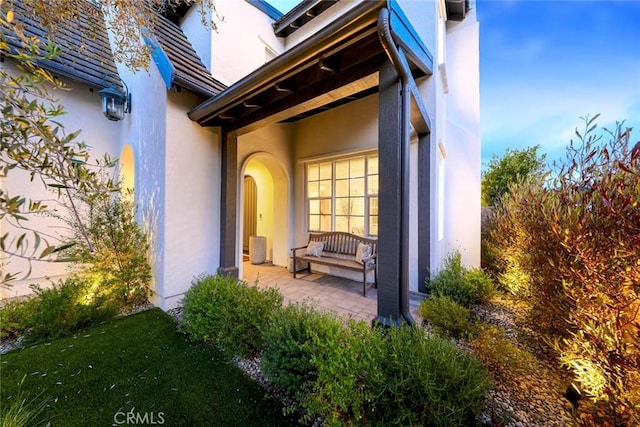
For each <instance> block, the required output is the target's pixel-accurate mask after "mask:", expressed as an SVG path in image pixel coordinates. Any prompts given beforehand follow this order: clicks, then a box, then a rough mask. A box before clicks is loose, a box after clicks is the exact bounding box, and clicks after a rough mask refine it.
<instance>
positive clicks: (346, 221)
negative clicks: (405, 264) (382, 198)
mask: <svg viewBox="0 0 640 427" xmlns="http://www.w3.org/2000/svg"><path fill="white" fill-rule="evenodd" d="M306 179H307V183H306V184H307V207H308V211H307V212H308V227H309V231H344V232H347V233H353V234H358V235H363V236H364V235H369V236H377V235H378V155H377V154H371V155H366V156H358V157H352V158H346V159H339V160H334V161H329V162H319V163H310V164H307V174H306Z"/></svg>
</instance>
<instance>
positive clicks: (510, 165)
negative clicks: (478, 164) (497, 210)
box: [482, 145, 546, 206]
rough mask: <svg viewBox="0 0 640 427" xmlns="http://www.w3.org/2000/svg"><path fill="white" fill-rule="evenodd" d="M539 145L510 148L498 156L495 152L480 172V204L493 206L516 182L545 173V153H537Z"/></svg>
mask: <svg viewBox="0 0 640 427" xmlns="http://www.w3.org/2000/svg"><path fill="white" fill-rule="evenodd" d="M539 148H540V146H539V145H536V146H535V147H530V148H527V149H524V150H518V149H516V150H510V149H507V152H506V153H505V154H504V156H502V157H501V158H499V157H498V156H496V155H495V154H494V155H493V157H492V158H491V160H490V161H489V165H488V166H489V167H488V169H487V170H486V172H484V173H483V174H482V206H493V205H495V204H496V202H498V201H499V200H500V198H501V197H502V195H503V194H505V193H506V192H508V191H509V188H510V187H511V186H512V185H513V184H515V183H516V182H519V181H522V180H524V179H525V178H528V177H530V176H542V175H544V173H545V158H546V154H538V149H539Z"/></svg>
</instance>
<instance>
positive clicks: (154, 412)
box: [0, 309, 290, 426]
mask: <svg viewBox="0 0 640 427" xmlns="http://www.w3.org/2000/svg"><path fill="white" fill-rule="evenodd" d="M25 375H26V378H25V379H24V384H23V385H22V392H23V393H28V399H27V400H30V399H32V398H33V397H36V396H38V395H39V394H40V397H41V398H42V399H46V400H47V403H48V406H47V408H46V410H45V412H44V417H45V420H46V421H49V420H52V421H53V422H52V425H53V426H56V425H63V426H111V425H123V424H126V423H125V422H124V421H126V417H127V415H126V413H127V412H129V411H131V412H132V414H137V415H136V416H137V417H139V418H138V419H137V421H141V420H142V417H145V416H146V417H147V424H152V422H151V421H152V417H153V421H155V423H156V424H160V421H163V424H164V425H167V426H182V425H184V426H236V425H237V426H247V425H282V424H289V423H290V422H289V421H288V420H286V419H285V418H284V417H283V416H282V415H281V414H282V406H281V404H280V403H279V402H277V401H274V400H270V399H267V398H265V391H264V389H262V388H261V387H260V386H259V385H258V384H257V383H255V382H254V381H252V380H251V379H249V378H247V377H246V376H245V375H244V373H243V372H242V371H241V370H239V369H238V368H236V367H235V366H234V365H233V364H232V363H230V362H227V361H226V360H225V359H224V358H223V356H222V355H221V354H220V353H219V352H218V351H216V350H215V349H213V348H211V347H209V346H207V345H204V344H200V343H192V342H190V341H189V340H188V339H186V337H185V336H184V335H182V334H180V333H177V332H176V326H175V322H174V321H173V319H172V318H171V317H170V316H168V315H167V314H165V313H164V312H162V311H161V310H159V309H153V310H149V311H146V312H142V313H138V314H135V315H132V316H128V317H125V318H121V319H117V320H114V321H111V322H108V323H105V324H102V325H99V326H97V327H93V328H90V329H86V330H84V331H80V332H79V333H78V334H77V335H75V336H72V337H67V338H63V339H59V340H56V341H54V342H52V343H44V344H39V345H36V346H33V347H29V348H25V349H22V350H15V351H12V352H9V353H7V354H4V355H1V356H0V381H1V383H0V386H1V387H0V407H1V408H2V409H3V410H5V409H6V408H7V407H8V406H7V403H8V400H9V399H11V398H12V396H15V394H16V391H17V389H18V387H17V385H18V383H20V381H21V379H22V378H23V376H25ZM145 414H146V415H145ZM131 416H133V415H131ZM114 417H115V418H114ZM132 421H134V420H132ZM129 424H131V422H130V423H129ZM138 424H141V423H140V422H138Z"/></svg>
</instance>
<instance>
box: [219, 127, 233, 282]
mask: <svg viewBox="0 0 640 427" xmlns="http://www.w3.org/2000/svg"><path fill="white" fill-rule="evenodd" d="M220 138H221V146H222V156H221V157H222V165H221V166H222V168H221V173H220V174H221V179H222V191H221V200H220V267H219V268H218V274H223V275H228V276H233V277H238V265H237V263H236V238H237V236H238V233H237V230H236V218H237V206H238V137H237V136H236V135H235V134H230V133H229V132H228V131H227V130H225V129H224V128H222V132H221V135H220Z"/></svg>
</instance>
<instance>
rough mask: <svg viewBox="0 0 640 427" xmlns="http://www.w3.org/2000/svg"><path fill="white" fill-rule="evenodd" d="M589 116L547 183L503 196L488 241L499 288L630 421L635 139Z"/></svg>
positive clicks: (638, 266)
mask: <svg viewBox="0 0 640 427" xmlns="http://www.w3.org/2000/svg"><path fill="white" fill-rule="evenodd" d="M595 118H597V116H596V117H594V118H593V119H591V120H585V123H586V130H585V132H584V133H580V132H578V131H576V134H577V136H578V139H579V144H574V143H573V141H572V142H571V145H570V146H569V147H568V149H567V157H566V160H565V161H564V162H562V164H561V167H560V168H559V170H558V172H557V174H556V177H555V178H554V179H553V181H549V182H546V183H545V182H541V181H540V180H538V181H528V182H525V183H523V184H521V185H518V186H516V187H514V188H513V189H512V191H511V193H510V194H509V195H507V196H506V197H505V198H503V200H502V203H501V205H500V206H499V207H498V208H497V209H496V211H495V213H494V218H493V229H492V231H491V233H490V246H491V248H492V253H493V254H494V255H495V256H497V258H498V266H497V268H498V270H499V271H500V277H501V278H502V282H503V286H505V287H506V288H507V289H510V290H511V291H512V292H514V293H516V294H518V295H521V296H525V297H527V298H529V300H530V301H531V303H532V311H531V314H532V318H533V320H534V321H536V322H539V324H540V325H541V326H543V327H545V329H546V331H547V332H549V333H550V334H551V336H553V337H554V338H555V345H554V347H555V348H556V350H557V352H558V356H559V360H560V361H561V363H562V364H563V365H564V366H566V367H568V368H569V369H570V370H572V371H573V373H574V375H575V377H576V380H577V381H578V382H579V383H580V384H581V387H582V389H583V391H584V392H585V393H586V394H587V395H588V396H590V397H591V398H592V399H593V400H594V401H596V402H598V401H599V402H602V403H603V405H604V406H605V407H606V408H607V411H608V415H609V419H610V421H611V423H612V424H619V425H624V424H633V425H635V424H637V423H639V422H640V419H639V418H638V417H639V415H638V414H639V413H640V205H639V204H640V142H639V143H637V144H636V145H635V146H633V147H632V145H631V144H630V135H631V129H628V128H627V129H623V128H622V125H621V124H618V126H617V127H616V129H615V131H613V132H609V131H606V130H605V131H606V132H599V131H598V130H597V126H596V125H595V124H594V120H595ZM605 136H608V138H604V137H605ZM514 277H515V278H516V279H515V280H513V278H514ZM509 279H511V282H514V283H511V282H510V281H509ZM516 285H519V287H518V286H516Z"/></svg>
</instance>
